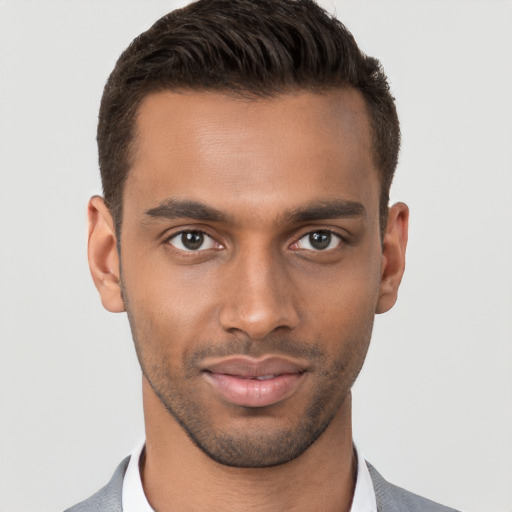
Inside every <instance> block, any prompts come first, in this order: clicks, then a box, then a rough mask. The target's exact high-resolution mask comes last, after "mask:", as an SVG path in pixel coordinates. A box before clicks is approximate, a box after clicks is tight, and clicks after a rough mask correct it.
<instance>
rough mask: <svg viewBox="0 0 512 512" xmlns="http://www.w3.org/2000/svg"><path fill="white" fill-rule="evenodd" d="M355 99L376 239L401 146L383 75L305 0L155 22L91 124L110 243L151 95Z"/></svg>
mask: <svg viewBox="0 0 512 512" xmlns="http://www.w3.org/2000/svg"><path fill="white" fill-rule="evenodd" d="M338 87H353V88H355V89H357V90H359V91H360V92H361V93H362V95H363V97H364V99H365V101H366V104H367V108H368V114H369V118H370V124H371V129H372V142H373V148H374V151H373V158H374V162H375V164H376V166H377V168H378V169H379V171H380V173H381V175H380V184H381V196H380V217H381V231H382V230H384V229H385V224H386V218H387V211H388V202H389V188H390V186H391V182H392V179H393V174H394V172H395V168H396V164H397V161H398V151H399V147H400V128H399V123H398V116H397V113H396V108H395V102H394V98H393V96H392V95H391V93H390V91H389V85H388V82H387V78H386V75H385V74H384V71H383V69H382V67H381V65H380V63H379V61H378V60H377V59H375V58H373V57H368V56H366V55H365V54H363V53H362V52H361V51H360V50H359V48H358V46H357V44H356V42H355V40H354V37H353V36H352V34H351V33H350V32H349V31H348V30H347V29H346V28H345V26H344V25H343V24H342V23H341V22H340V21H339V20H337V19H336V18H334V17H333V16H331V15H329V14H328V13H327V12H326V11H325V10H323V9H322V8H321V7H319V6H318V5H317V4H316V3H315V2H314V1H313V0H199V1H197V2H194V3H192V4H190V5H188V6H186V7H184V8H182V9H177V10H175V11H172V12H170V13H169V14H167V15H165V16H163V17H162V18H160V19H159V20H158V21H156V22H155V23H154V25H153V26H152V27H151V28H149V29H148V30H147V31H146V32H143V33H142V34H140V35H139V36H138V37H137V38H135V39H134V41H133V42H132V43H131V44H130V45H129V46H128V48H127V49H126V50H125V51H124V52H123V53H122V55H121V56H120V57H119V60H118V61H117V63H116V65H115V67H114V70H113V71H112V73H111V75H110V77H109V78H108V81H107V83H106V85H105V89H104V92H103V97H102V101H101V107H100V114H99V123H98V137H97V140H98V152H99V164H100V171H101V179H102V184H103V193H104V197H105V201H106V203H107V205H108V207H109V209H110V211H111V213H112V216H113V218H114V221H115V224H116V230H117V231H118V234H119V232H120V226H121V219H122V195H123V188H124V184H125V181H126V177H127V175H128V171H129V169H130V167H131V159H132V151H131V149H132V142H133V138H134V133H135V129H134V128H135V121H136V114H137V110H138V107H139V105H140V103H141V101H142V100H143V99H144V98H145V97H146V96H147V95H148V94H150V93H153V92H157V91H161V90H169V89H185V90H193V91H195V90H197V91H220V92H226V93H228V94H235V95H242V96H245V97H258V98H261V97H269V96H276V95H279V94H284V93H286V92H290V91H293V90H297V89H304V90H310V91H313V92H322V91H326V90H329V89H332V88H338Z"/></svg>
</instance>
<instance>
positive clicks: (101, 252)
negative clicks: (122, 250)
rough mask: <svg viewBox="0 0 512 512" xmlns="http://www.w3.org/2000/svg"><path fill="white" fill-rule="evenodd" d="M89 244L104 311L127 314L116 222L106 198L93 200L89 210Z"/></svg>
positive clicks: (92, 273)
mask: <svg viewBox="0 0 512 512" xmlns="http://www.w3.org/2000/svg"><path fill="white" fill-rule="evenodd" d="M87 218H88V227H89V244H88V251H87V256H88V258H89V269H90V270H91V275H92V279H93V281H94V284H95V285H96V288H97V290H98V292H99V294H100V297H101V303H102V304H103V307H104V308H105V309H106V310H108V311H111V312H112V313H120V312H122V311H124V310H125V308H124V302H123V299H122V296H121V285H120V272H119V255H118V254H117V245H116V244H117V239H116V232H115V228H114V221H113V219H112V215H111V214H110V211H109V209H108V208H107V205H106V204H105V201H104V200H103V198H102V197H99V196H93V197H91V199H90V201H89V205H88V208H87Z"/></svg>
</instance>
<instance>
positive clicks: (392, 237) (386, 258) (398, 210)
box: [376, 203, 409, 313]
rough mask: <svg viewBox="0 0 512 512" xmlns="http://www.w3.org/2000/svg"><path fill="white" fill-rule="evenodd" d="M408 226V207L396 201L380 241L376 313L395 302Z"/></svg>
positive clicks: (403, 260)
mask: <svg viewBox="0 0 512 512" xmlns="http://www.w3.org/2000/svg"><path fill="white" fill-rule="evenodd" d="M408 228H409V208H408V207H407V205H406V204H404V203H396V204H394V205H393V206H392V207H391V208H390V209H389V215H388V223H387V226H386V232H385V234H384V239H383V242H382V265H381V279H380V286H379V300H378V302H377V308H376V313H385V312H386V311H389V310H390V309H391V308H392V307H393V306H394V304H395V302H396V299H397V296H398V287H399V286H400V282H401V281H402V276H403V274H404V270H405V251H406V248H407V235H408Z"/></svg>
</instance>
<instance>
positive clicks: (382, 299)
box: [69, 0, 449, 512]
mask: <svg viewBox="0 0 512 512" xmlns="http://www.w3.org/2000/svg"><path fill="white" fill-rule="evenodd" d="M399 133H400V132H399V125H398V119H397V116H396V110H395V106H394V100H393V98H392V96H391V94H390V92H389V88H388V85H387V81H386V77H385V75H384V73H383V71H382V69H381V68H380V65H379V63H378V61H376V60H375V59H373V58H370V57H366V56H364V55H363V54H362V53H361V52H360V51H359V49H358V48H357V45H356V43H355V42H354V40H353V38H352V36H351V34H350V33H349V32H348V31H347V30H346V29H345V27H344V26H343V25H342V24H341V23H340V22H338V21H337V20H335V19H333V18H331V17H330V16H328V15H327V14H326V13H325V12H324V11H323V10H321V9H320V8H319V7H318V6H317V5H316V4H315V3H313V2H311V1H309V0H299V1H294V0H279V1H270V0H263V1H255V0H252V1H251V0H240V1H236V2H233V1H227V0H202V1H199V2H197V3H194V4H191V5H190V6H188V7H186V8H184V9H181V10H177V11H174V12H172V13H170V14H169V15H167V16H164V17H163V18H162V19H160V20H159V21H157V22H156V23H155V24H154V25H153V27H152V28H150V29H149V30H148V31H147V32H145V33H144V34H142V35H140V36H139V37H138V38H136V39H135V40H134V42H133V43H132V44H131V45H130V46H129V48H128V49H127V50H126V51H125V52H124V53H123V55H122V56H121V57H120V59H119V61H118V63H117V64H116V67H115V69H114V71H113V72H112V74H111V76H110V78H109V80H108V82H107V84H106V87H105V91H104V95H103V99H102V105H101V110H100V119H99V127H98V146H99V156H100V168H101V174H102V181H103V189H104V198H100V197H93V198H92V199H91V201H90V203H89V262H90V268H91V273H92V276H93V279H94V282H95V284H96V287H97V288H98V291H99V293H100V297H101V300H102V303H103V305H104V307H105V308H106V309H107V310H109V311H112V312H120V311H126V312H127V314H128V318H129V321H130V326H131V329H132V334H133V339H134V342H135V347H136V351H137V355H138V358H139V361H140V364H141V368H142V371H143V375H144V378H143V397H144V414H145V424H146V442H145V444H144V446H141V447H140V448H139V449H138V450H136V451H135V452H134V454H133V455H132V456H131V457H130V458H127V459H125V460H124V461H123V462H122V463H121V465H120V466H119V467H118V469H117V470H116V472H115V474H114V476H113V478H112V480H111V482H110V483H109V484H108V485H107V486H106V487H105V488H103V489H102V490H101V491H99V492H98V493H97V494H95V495H94V496H92V497H91V498H90V499H89V500H86V501H85V502H82V503H81V504H79V505H76V506H75V507H72V508H71V509H69V510H70V511H73V512H78V511H96V510H98V511H99V510H112V511H114V510H116V511H117V510H125V511H145V510H146V511H147V510H157V511H159V512H165V511H170V510H179V511H184V510H221V511H231V510H261V511H273V510H290V511H291V510H297V511H298V510H303V511H349V510H351V511H353V512H355V511H377V510H378V511H390V512H391V511H411V510H412V511H414V510H417V511H420V510H421V511H443V510H449V509H446V508H445V507H442V506H440V505H436V504H435V503H433V502H431V501H429V500H426V499H424V498H420V497H418V496H416V495H413V494H411V493H408V492H407V491H404V490H402V489H399V488H397V487H395V486H393V485H391V484H389V483H387V482H386V481H385V480H384V479H383V478H382V477H381V476H380V475H379V473H378V472H377V471H376V470H375V469H374V468H373V467H372V466H371V465H369V464H367V463H366V462H365V461H364V459H362V457H361V455H360V454H358V452H357V450H356V449H355V448H354V446H353V442H352V431H351V393H350V390H351V387H352V385H353V383H354V381H355V379H356V377H357V375H358V373H359V371H360V369H361V366H362V364H363V361H364V358H365V355H366V351H367V349H368V345H369V343H370V338H371V332H372V326H373V319H374V315H375V313H383V312H386V311H388V310H389V309H390V308H391V307H392V306H393V305H394V303H395V301H396V297H397V291H398V287H399V284H400V281H401V278H402V274H403V271H404V265H405V249H406V244H407V224H408V209H407V206H406V205H405V204H403V203H398V204H395V205H393V206H391V207H388V198H389V187H390V185H391V181H392V178H393V173H394V170H395V167H396V163H397V157H398V149H399V139H400V135H399Z"/></svg>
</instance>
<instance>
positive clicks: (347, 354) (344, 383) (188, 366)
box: [127, 309, 373, 468]
mask: <svg viewBox="0 0 512 512" xmlns="http://www.w3.org/2000/svg"><path fill="white" fill-rule="evenodd" d="M127 311H128V309H127ZM128 317H129V319H130V325H131V328H132V334H133V338H134V342H135V348H136V352H137V356H138V358H139V362H140V365H141V368H142V372H143V374H144V376H145V377H146V379H147V381H148V382H149V384H150V386H151V388H152V390H153V392H154V393H155V395H156V396H157V397H158V398H159V400H160V402H161V403H162V405H163V406H164V407H165V409H166V410H167V411H168V412H169V414H170V415H171V416H172V417H173V418H174V419H175V421H176V422H177V423H178V424H179V425H180V426H181V427H182V429H183V430H184V432H185V433H186V434H187V436H188V437H189V439H190V440H191V441H192V442H193V443H194V444H195V445H196V446H197V447H198V448H199V449H200V450H201V451H202V452H203V453H204V454H206V455H207V456H208V457H209V458H210V459H212V460H214V461H215V462H217V463H219V464H222V465H225V466H230V467H237V468H264V467H271V466H278V465H281V464H285V463H287V462H289V461H291V460H293V459H295V458H297V457H299V456H300V455H302V454H303V453H304V452H305V451H306V450H307V449H308V448H309V447H310V446H311V445H312V444H313V443H314V442H315V441H316V440H317V439H318V438H319V437H320V436H321V435H322V433H323V432H324V431H325V430H326V429H327V427H328V426H329V425H330V423H331V422H332V420H333V418H334V417H335V415H336V413H337V412H338V410H339V409H340V407H341V406H342V404H343V402H344V400H345V399H347V396H348V395H349V392H350V389H351V387H352V384H353V383H354V381H355V379H356V377H357V375H358V373H359V371H360V369H361V366H362V363H363V360H364V356H365V355H366V350H363V351H362V352H361V349H359V350H357V347H358V346H359V343H364V344H366V348H367V346H368V343H369V339H370V336H371V329H372V325H373V322H372V324H371V325H370V326H369V329H367V331H369V332H368V334H367V336H366V337H367V338H368V340H367V341H365V340H363V339H361V338H358V340H357V341H356V340H353V341H350V342H348V343H347V342H346V340H345V343H344V344H341V343H340V345H341V346H343V347H345V348H346V347H349V350H343V351H340V354H338V355H337V357H336V358H335V359H334V360H331V361H329V360H328V357H327V356H326V355H325V354H324V353H323V352H322V351H321V345H320V344H316V345H311V344H304V343H299V342H297V341H294V340H290V339H288V338H275V340H265V341H263V342H262V341H258V342H252V341H246V342H244V343H237V342H228V343H226V344H225V345H223V348H222V349H220V350H219V348H214V347H213V346H212V345H205V346H206V347H207V348H206V349H203V350H198V351H197V352H195V353H194V354H193V355H192V357H191V358H189V361H188V363H187V362H185V363H184V368H185V371H184V374H185V376H183V375H179V376H174V375H173V374H172V370H171V365H170V364H169V361H168V360H167V357H166V356H163V357H157V358H156V360H148V359H146V357H145V354H144V349H143V347H147V343H146V342H144V343H141V342H140V339H139V338H138V336H137V335H136V333H137V329H136V327H135V323H134V321H133V317H132V315H131V314H130V312H129V311H128ZM145 332H148V331H145ZM146 341H147V340H146ZM149 344H151V341H150V342H149ZM262 346H264V347H267V348H266V349H264V350H268V347H272V352H274V353H280V354H284V355H291V356H297V355H299V354H300V356H304V355H305V354H307V355H308V360H309V361H311V363H312V367H313V368H316V371H314V378H315V380H316V383H315V385H314V391H313V393H312V395H310V396H311V398H310V399H309V403H307V404H305V406H304V412H303V414H302V415H301V416H300V418H299V419H298V421H296V423H295V424H291V425H289V424H288V425H287V426H285V427H283V428H281V429H276V428H270V429H265V428H260V429H259V430H258V429H255V428H235V427H233V428H231V429H230V430H226V429H224V430H223V431H221V430H219V429H216V428H214V427H213V425H212V423H213V422H212V421H210V419H209V417H208V412H207V411H206V412H205V409H207V407H205V404H201V403H199V401H196V400H194V395H193V393H192V394H191V393H188V392H187V389H189V388H187V386H186V385H185V386H184V385H183V383H184V382H186V381H187V380H188V379H190V380H191V381H193V380H194V379H193V378H192V376H193V371H192V369H193V368H194V363H193V362H192V361H194V360H200V359H201V358H202V357H204V355H205V354H206V353H208V354H209V355H210V354H211V355H217V356H220V357H223V356H227V355H235V354H238V355H240V354H244V355H249V356H253V357H259V356H260V355H261V354H260V353H257V350H258V349H254V347H262ZM260 350H261V349H260ZM195 368H196V374H195V376H196V377H197V375H198V373H197V367H195ZM196 382H197V381H196ZM180 383H181V384H180ZM191 385H192V386H193V385H194V384H193V382H192V384H191ZM266 409H267V408H265V407H262V408H248V407H244V408H243V412H244V414H245V415H246V416H251V415H252V416H254V417H255V418H258V421H260V420H261V418H262V417H263V416H264V415H265V414H266V413H267V410H266ZM257 424H258V425H260V426H261V425H262V423H261V422H259V423H257ZM263 424H264V423H263Z"/></svg>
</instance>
